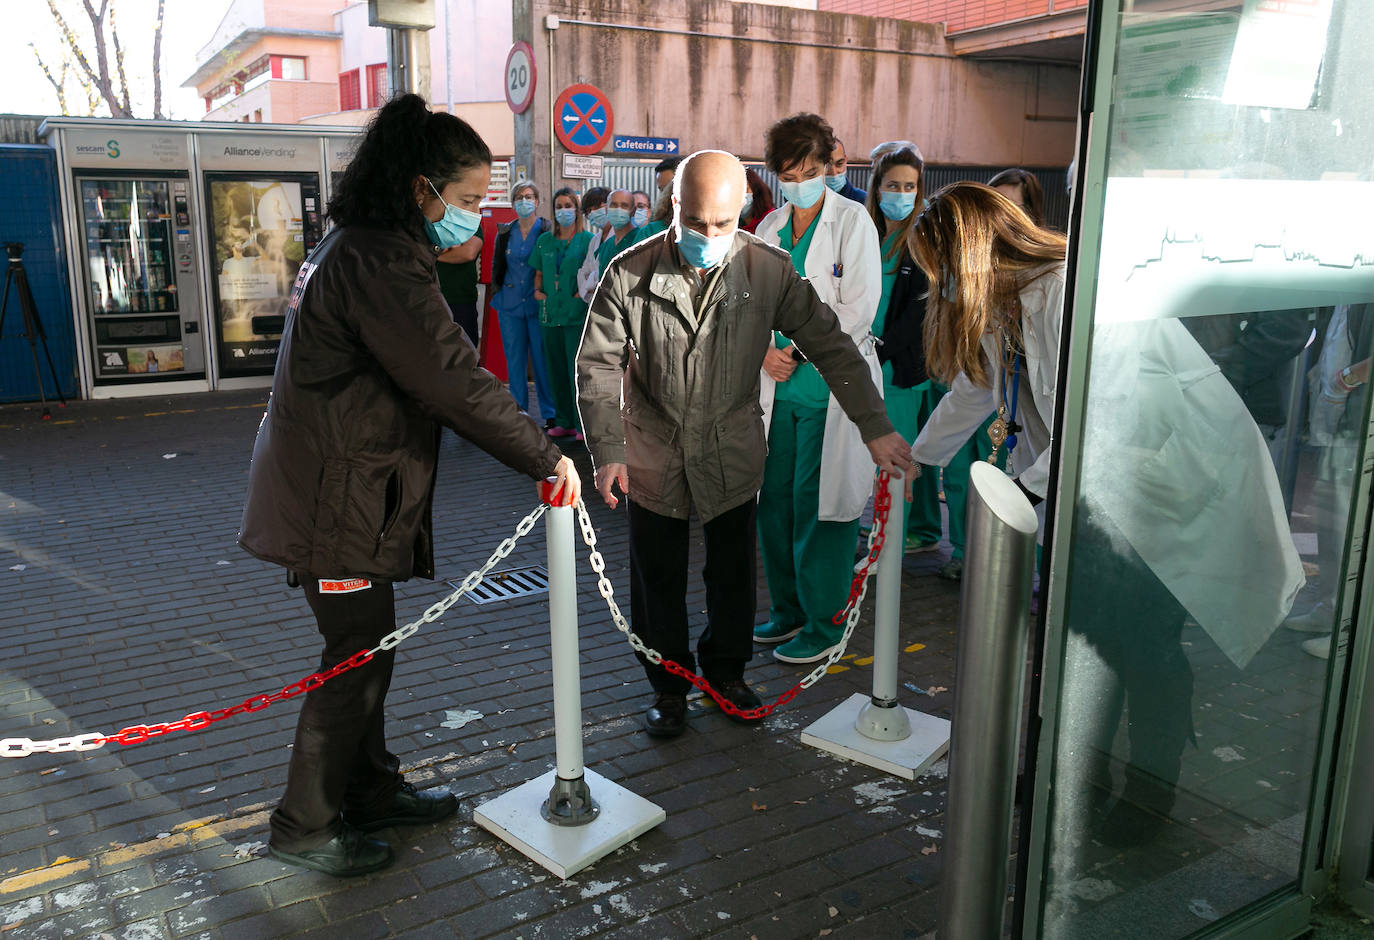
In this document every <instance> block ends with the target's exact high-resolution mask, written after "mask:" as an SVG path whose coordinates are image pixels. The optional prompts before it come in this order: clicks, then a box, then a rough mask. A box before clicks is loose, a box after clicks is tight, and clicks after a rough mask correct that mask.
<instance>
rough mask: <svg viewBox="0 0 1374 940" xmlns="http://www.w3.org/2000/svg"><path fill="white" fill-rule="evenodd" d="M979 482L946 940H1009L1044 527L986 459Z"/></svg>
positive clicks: (967, 591) (949, 812)
mask: <svg viewBox="0 0 1374 940" xmlns="http://www.w3.org/2000/svg"><path fill="white" fill-rule="evenodd" d="M969 477H970V479H969V500H968V525H967V529H966V531H967V533H968V545H967V548H966V549H965V555H964V578H963V587H962V590H961V592H960V595H959V653H958V665H957V671H956V673H955V681H956V686H955V690H954V723H953V732H952V737H951V741H950V751H949V794H948V798H947V801H946V812H945V818H946V825H945V845H946V846H947V854H946V856H945V871H944V879H943V885H942V887H941V905H940V933H939V935H940V936H941V937H942V938H944V940H984V938H987V940H994V938H1000V937H1001V936H1002V915H1003V911H1004V909H1005V907H1006V894H1007V862H1008V858H1009V855H1010V850H1011V818H1012V801H1013V796H1014V795H1013V790H1014V788H1015V786H1016V763H1017V753H1018V745H1019V742H1020V734H1021V698H1022V694H1023V691H1024V685H1025V674H1026V653H1027V649H1026V644H1027V637H1028V634H1029V627H1030V592H1031V583H1032V576H1033V574H1034V570H1035V534H1036V530H1037V528H1038V522H1037V519H1036V516H1035V510H1034V509H1033V508H1032V507H1031V504H1030V501H1029V500H1028V499H1026V497H1025V495H1024V494H1023V493H1022V492H1021V491H1020V489H1019V488H1018V487H1017V486H1016V484H1015V483H1013V482H1012V480H1011V478H1010V477H1008V476H1007V475H1006V474H1005V473H1003V472H1002V471H1000V470H998V469H997V468H996V467H994V466H991V465H990V464H986V463H981V462H980V463H975V464H974V465H973V468H972V470H971V472H970V474H969Z"/></svg>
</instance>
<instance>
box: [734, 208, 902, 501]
mask: <svg viewBox="0 0 1374 940" xmlns="http://www.w3.org/2000/svg"><path fill="white" fill-rule="evenodd" d="M824 200H825V201H824V203H823V204H822V205H821V212H820V215H819V217H817V219H816V231H815V233H814V234H813V235H812V236H811V247H810V249H809V250H808V251H807V254H806V279H807V280H808V281H810V282H811V286H812V287H813V288H815V290H816V294H817V296H819V297H820V299H821V300H822V301H824V302H825V303H826V305H827V306H829V307H830V309H831V310H832V311H834V313H835V316H836V318H837V319H838V320H839V321H840V326H841V328H843V330H844V331H845V332H846V333H848V334H849V336H850V338H851V339H853V340H854V345H855V346H857V347H858V349H859V353H860V355H862V356H863V358H864V361H865V362H867V363H868V371H869V376H870V377H871V378H872V380H873V384H874V385H875V386H876V387H877V388H878V391H879V393H881V392H882V388H883V370H882V365H881V364H880V363H879V362H878V353H877V350H876V349H875V348H874V341H873V334H872V333H871V332H870V331H869V328H870V327H871V326H872V325H873V318H874V316H876V315H877V313H878V301H879V299H880V298H881V297H882V291H883V281H882V277H883V272H882V259H881V257H880V255H879V246H878V230H877V228H876V227H875V226H874V225H873V219H872V217H871V216H869V214H868V210H867V209H865V208H864V207H863V206H861V205H860V204H859V203H857V202H854V201H853V200H852V199H846V198H844V197H843V196H841V195H839V194H838V193H835V192H833V191H832V190H830V189H829V188H827V189H826V191H825V196H824ZM791 214H792V206H791V205H790V204H788V205H784V206H782V207H781V208H778V209H774V210H773V211H772V212H770V213H768V215H766V216H764V217H763V220H762V221H761V222H759V226H758V229H757V230H756V231H755V232H754V234H755V235H757V236H758V237H759V238H761V239H763V240H764V241H766V242H768V243H769V244H770V245H779V244H780V243H779V239H778V233H779V232H780V231H781V230H782V227H783V226H784V225H786V224H787V221H788V220H789V219H790V218H791V217H792V215H791ZM780 247H783V248H784V250H786V249H787V248H790V247H791V246H790V245H787V246H781V245H780ZM837 264H838V265H839V266H840V269H839V270H840V273H839V274H838V275H837V274H836V269H835V266H836V265H837ZM775 385H776V383H775V382H774V381H773V380H772V379H771V378H769V376H768V373H766V372H765V373H763V378H762V389H761V394H760V398H759V403H760V404H761V405H762V406H763V421H764V428H765V431H766V429H767V427H768V424H769V422H770V420H771V419H772V416H773V396H774V391H775ZM873 472H874V471H873V457H872V455H870V454H869V452H868V448H867V447H865V446H864V442H863V437H862V435H861V434H860V433H859V429H858V427H857V426H856V425H855V424H854V423H853V422H852V421H850V420H849V418H848V417H847V416H846V415H845V413H844V410H843V409H842V408H840V404H839V402H837V401H836V400H835V396H834V395H831V396H830V402H829V404H828V406H827V407H826V412H825V441H824V443H823V444H822V446H821V480H820V507H819V513H818V518H819V519H820V521H821V522H851V521H853V520H854V519H857V518H859V516H860V515H861V514H862V513H863V510H864V506H865V504H866V503H867V502H868V498H869V496H871V495H872V494H873Z"/></svg>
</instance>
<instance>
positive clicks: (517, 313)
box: [491, 180, 556, 430]
mask: <svg viewBox="0 0 1374 940" xmlns="http://www.w3.org/2000/svg"><path fill="white" fill-rule="evenodd" d="M511 204H512V205H513V206H514V207H515V214H516V216H517V217H518V218H517V219H516V220H515V221H514V222H511V223H508V224H507V225H504V226H502V227H501V229H500V234H499V235H497V237H496V253H495V256H494V260H493V262H492V275H491V282H492V283H493V284H499V285H500V287H499V288H498V289H497V291H496V294H495V296H493V297H492V299H491V305H492V307H493V308H495V310H496V315H497V318H498V319H499V321H500V323H501V346H502V348H504V350H505V353H506V375H507V376H508V378H509V380H510V393H511V395H512V396H514V398H515V403H516V404H517V405H519V406H520V409H521V410H522V411H525V412H529V410H530V408H529V402H530V386H529V379H528V378H527V375H528V374H529V372H531V371H532V372H533V373H534V389H535V393H536V394H537V395H538V397H539V411H538V414H533V415H531V416H532V417H537V418H539V419H540V420H541V421H542V422H543V424H544V427H545V428H546V429H548V430H553V428H554V427H555V426H556V424H555V419H554V410H555V409H554V403H553V390H552V388H551V387H550V386H549V372H548V366H547V365H546V363H545V361H544V337H543V334H542V332H541V330H540V328H539V301H537V300H535V299H534V266H533V262H532V259H531V256H532V255H533V254H534V246H535V244H536V243H537V242H538V241H539V236H541V235H543V234H544V233H545V232H547V231H548V230H549V224H548V223H547V222H545V221H544V220H543V219H541V218H539V216H537V215H536V214H535V212H536V211H537V210H538V208H539V190H538V188H537V187H536V186H535V185H534V184H533V183H531V182H530V181H529V180H521V181H519V182H518V183H516V184H515V188H514V189H512V190H511Z"/></svg>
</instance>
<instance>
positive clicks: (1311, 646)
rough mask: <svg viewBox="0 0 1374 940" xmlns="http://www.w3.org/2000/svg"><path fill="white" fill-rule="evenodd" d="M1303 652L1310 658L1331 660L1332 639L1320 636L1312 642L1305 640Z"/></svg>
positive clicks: (1311, 640)
mask: <svg viewBox="0 0 1374 940" xmlns="http://www.w3.org/2000/svg"><path fill="white" fill-rule="evenodd" d="M1302 651H1303V652H1304V653H1306V654H1308V655H1309V656H1315V657H1317V658H1318V659H1330V658H1331V637H1329V636H1318V637H1313V638H1312V639H1310V640H1303V641H1302Z"/></svg>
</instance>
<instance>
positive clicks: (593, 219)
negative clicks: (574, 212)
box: [587, 206, 606, 229]
mask: <svg viewBox="0 0 1374 940" xmlns="http://www.w3.org/2000/svg"><path fill="white" fill-rule="evenodd" d="M587 222H588V223H589V224H590V225H591V227H592V228H594V229H599V228H601V226H603V225H605V224H606V207H605V206H597V207H596V208H595V209H593V210H592V211H591V212H588V213H587Z"/></svg>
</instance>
